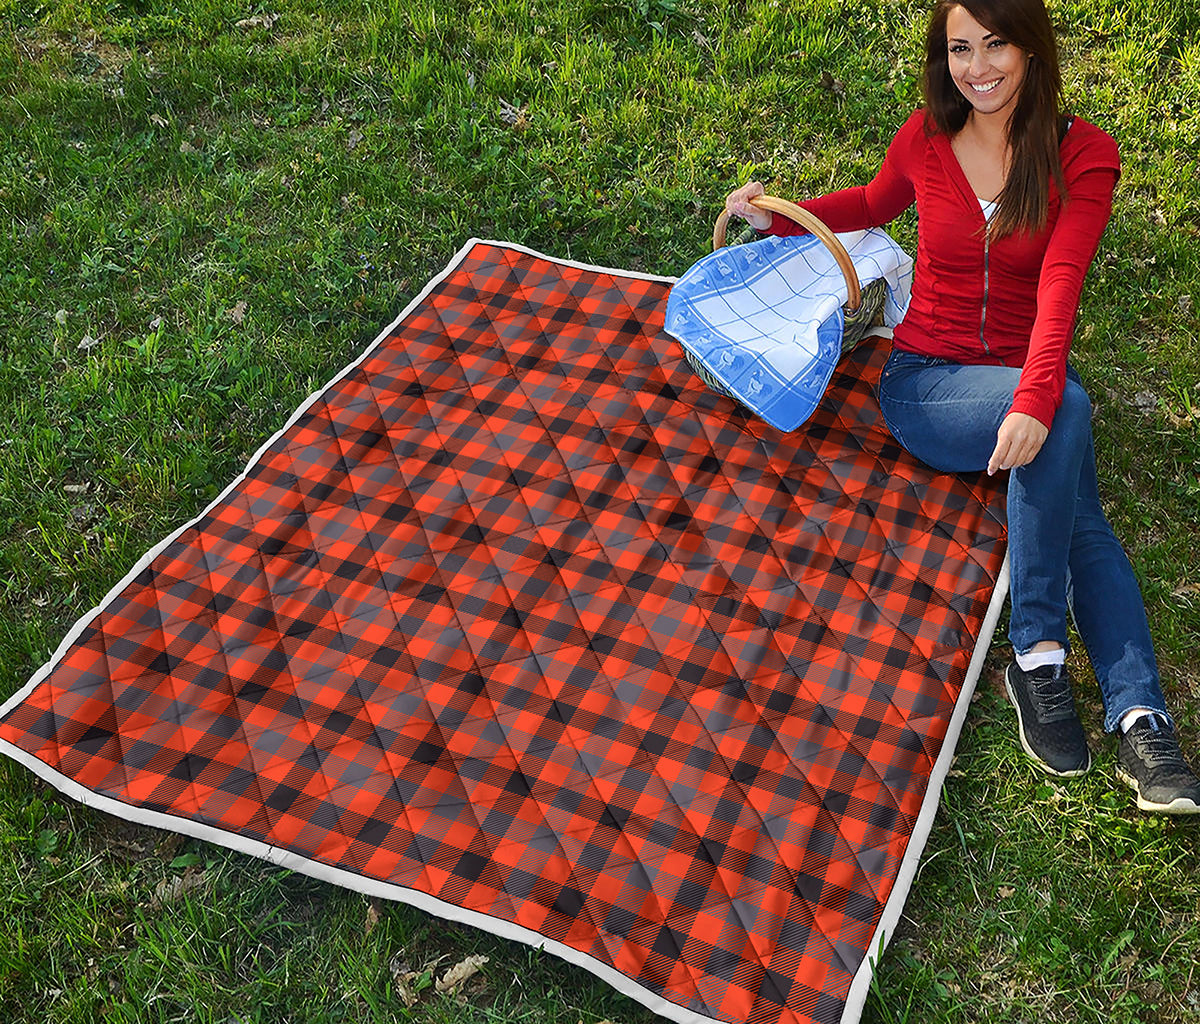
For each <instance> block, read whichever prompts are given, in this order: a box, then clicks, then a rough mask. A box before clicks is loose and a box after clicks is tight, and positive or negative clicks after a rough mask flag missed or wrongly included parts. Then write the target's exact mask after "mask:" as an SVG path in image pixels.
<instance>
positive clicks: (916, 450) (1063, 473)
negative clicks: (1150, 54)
mask: <svg viewBox="0 0 1200 1024" xmlns="http://www.w3.org/2000/svg"><path fill="white" fill-rule="evenodd" d="M1061 91H1062V86H1061V80H1060V77H1059V69H1058V55H1057V48H1056V45H1055V40H1054V30H1053V28H1052V27H1051V24H1050V19H1049V17H1048V16H1047V14H1046V10H1045V7H1044V6H1043V3H1042V0H961V2H947V0H942V2H941V3H939V5H938V7H937V8H936V9H935V11H934V13H933V17H932V20H931V22H930V25H929V30H928V34H927V38H926V53H925V76H924V93H925V107H924V109H922V110H918V111H917V112H916V113H914V114H913V115H912V116H911V117H910V118H909V119H908V120H907V121H906V122H905V124H904V125H903V126H902V127H901V128H900V130H899V132H897V134H896V136H895V138H894V139H893V140H892V142H891V145H890V146H889V148H888V152H887V156H886V158H885V159H884V162H883V166H882V168H881V169H880V171H879V173H878V175H877V176H876V177H875V179H874V180H873V181H872V182H871V183H870V184H868V185H866V186H863V187H858V188H851V189H845V190H843V191H840V192H834V193H831V194H829V195H826V196H823V197H821V198H819V199H814V200H811V201H809V202H806V203H804V204H802V205H803V206H805V207H806V208H807V209H808V210H810V211H811V212H812V213H814V214H816V215H817V216H818V217H820V218H821V219H822V220H824V221H825V222H826V223H827V224H828V225H829V226H830V227H831V228H833V230H835V231H853V230H857V229H860V228H866V227H872V226H877V225H882V224H886V223H887V222H889V221H891V220H892V219H893V218H895V217H896V216H897V215H898V214H900V213H901V212H902V211H904V210H906V209H907V208H908V207H909V206H911V205H912V204H913V203H914V202H915V203H916V204H917V213H918V233H919V239H918V245H917V263H916V274H915V279H914V284H913V293H912V302H911V304H910V306H909V310H908V312H907V314H906V315H905V318H904V321H903V322H902V323H901V324H900V325H899V326H898V327H897V328H896V331H895V340H894V350H893V352H892V355H891V357H890V358H889V359H888V362H887V364H886V366H885V367H884V370H883V373H882V376H881V379H880V384H879V402H880V406H881V408H882V410H883V415H884V419H885V421H886V422H887V424H888V427H889V428H890V429H891V431H892V433H893V434H894V435H895V437H896V439H897V440H898V441H899V442H900V443H901V444H902V445H904V447H905V448H907V449H908V450H909V451H910V452H911V453H912V454H913V455H915V456H916V457H917V458H919V459H921V460H923V461H924V462H926V463H928V464H929V465H931V466H933V467H935V468H937V469H940V470H945V471H948V472H972V471H978V470H982V469H986V470H987V471H988V473H989V474H992V473H996V472H997V471H1003V470H1008V471H1010V475H1009V479H1008V517H1009V552H1010V559H1011V563H1010V565H1011V570H1012V582H1011V597H1012V615H1011V620H1010V626H1009V636H1010V638H1011V640H1012V643H1013V648H1014V651H1015V660H1014V662H1013V663H1012V664H1011V665H1010V666H1009V667H1008V670H1007V672H1006V675H1005V684H1006V689H1007V691H1008V694H1009V697H1010V699H1011V700H1012V702H1013V704H1014V706H1015V707H1016V710H1017V721H1018V726H1019V731H1020V736H1021V744H1022V746H1023V747H1024V749H1025V751H1026V753H1028V754H1029V756H1030V757H1032V758H1033V759H1034V760H1035V761H1037V762H1038V764H1039V765H1041V767H1042V768H1043V769H1045V770H1046V771H1047V772H1050V773H1051V774H1054V775H1059V776H1074V775H1082V774H1083V773H1084V772H1086V771H1087V770H1088V768H1089V767H1090V766H1091V753H1090V751H1089V749H1088V745H1087V740H1086V737H1085V735H1084V731H1083V727H1082V725H1081V724H1080V721H1079V717H1078V715H1077V713H1076V710H1075V704H1074V698H1073V696H1072V691H1071V680H1070V676H1069V675H1068V672H1067V668H1066V665H1065V659H1066V652H1067V610H1068V605H1069V606H1070V609H1071V611H1072V612H1073V614H1074V618H1075V623H1076V626H1077V628H1078V630H1079V633H1080V635H1081V636H1082V638H1083V641H1084V644H1085V646H1086V647H1087V650H1088V654H1089V656H1090V657H1091V660H1092V665H1093V667H1094V669H1095V671H1096V677H1097V679H1098V680H1099V682H1100V689H1101V694H1102V696H1103V699H1104V708H1105V728H1106V729H1107V730H1109V731H1115V730H1118V729H1119V730H1120V731H1121V738H1120V741H1119V754H1118V769H1117V770H1118V774H1119V776H1120V777H1121V778H1122V779H1123V780H1124V781H1125V782H1127V783H1128V784H1129V785H1131V786H1132V787H1133V788H1134V789H1135V791H1136V792H1137V800H1138V806H1139V807H1140V808H1142V809H1143V810H1148V811H1160V812H1165V813H1171V814H1195V813H1200V779H1198V778H1197V777H1196V775H1195V774H1194V773H1193V772H1192V770H1191V769H1190V768H1189V766H1188V764H1187V762H1186V761H1185V760H1184V758H1183V755H1182V753H1181V752H1180V749H1179V744H1178V742H1177V740H1176V738H1175V731H1174V725H1173V723H1172V721H1171V717H1170V715H1168V714H1167V711H1166V706H1165V703H1164V701H1163V695H1162V691H1161V689H1160V686H1159V678H1158V670H1157V667H1156V665H1155V659H1154V650H1153V646H1152V643H1151V640H1150V632H1149V627H1148V624H1147V621H1146V613H1145V609H1144V607H1143V603H1142V599H1141V595H1140V593H1139V591H1138V586H1137V582H1136V580H1135V578H1134V575H1133V572H1132V570H1131V568H1130V566H1129V561H1128V559H1127V558H1126V557H1125V553H1124V551H1123V550H1122V548H1121V546H1120V543H1119V542H1118V541H1117V539H1116V537H1115V536H1114V535H1113V532H1112V528H1111V527H1110V526H1109V524H1108V522H1107V520H1106V519H1105V517H1104V513H1103V512H1102V511H1101V508H1100V503H1099V498H1098V495H1097V490H1096V467H1095V455H1094V452H1093V448H1092V436H1091V406H1090V403H1089V401H1088V397H1087V394H1086V392H1085V391H1084V389H1083V387H1082V385H1081V384H1080V380H1079V377H1078V375H1077V374H1076V373H1075V371H1074V369H1073V368H1071V367H1069V366H1068V365H1067V353H1068V350H1069V348H1070V343H1071V336H1072V332H1073V330H1074V324H1075V314H1076V309H1077V306H1078V302H1079V294H1080V290H1081V288H1082V285H1083V279H1084V275H1085V274H1086V273H1087V268H1088V265H1089V264H1090V263H1091V261H1092V258H1093V256H1094V255H1095V253H1096V248H1097V246H1098V245H1099V241H1100V236H1101V235H1102V234H1103V232H1104V228H1105V225H1106V224H1107V223H1108V218H1109V214H1110V212H1111V209H1112V193H1113V188H1114V186H1115V185H1116V182H1117V178H1118V176H1119V174H1120V163H1119V158H1118V155H1117V147H1116V144H1115V143H1114V142H1113V140H1112V139H1111V138H1110V137H1109V136H1108V135H1106V134H1105V133H1104V132H1103V131H1101V130H1100V129H1099V128H1096V127H1094V126H1093V125H1090V124H1088V123H1087V122H1086V121H1083V120H1081V119H1079V118H1074V119H1071V118H1067V117H1064V116H1063V115H1062V114H1061V113H1060V109H1059V100H1060V98H1061ZM762 191H763V188H762V185H760V184H759V183H758V182H753V181H752V182H749V183H748V184H746V185H744V186H742V187H741V188H739V189H737V190H736V191H735V192H733V193H731V194H730V196H729V197H728V198H727V200H726V208H727V209H728V210H729V212H730V213H731V214H734V215H738V216H741V217H744V218H745V219H746V220H748V221H749V222H750V223H751V224H752V225H753V226H754V227H755V228H757V229H759V230H760V231H769V232H771V233H773V234H777V235H790V234H798V233H800V231H801V229H800V228H799V227H798V226H797V225H796V224H795V223H793V222H792V221H790V220H788V219H786V218H784V217H780V216H773V215H772V214H770V213H766V212H764V211H762V210H759V209H757V208H756V207H754V206H753V205H751V204H750V202H749V200H750V199H751V198H752V197H754V196H756V195H759V194H761V193H762Z"/></svg>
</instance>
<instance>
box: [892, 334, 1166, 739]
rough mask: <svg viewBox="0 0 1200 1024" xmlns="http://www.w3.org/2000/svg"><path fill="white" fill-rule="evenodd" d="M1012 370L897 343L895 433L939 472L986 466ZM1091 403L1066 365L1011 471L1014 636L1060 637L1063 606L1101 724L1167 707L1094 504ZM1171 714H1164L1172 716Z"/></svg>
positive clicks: (1126, 571) (1135, 595)
mask: <svg viewBox="0 0 1200 1024" xmlns="http://www.w3.org/2000/svg"><path fill="white" fill-rule="evenodd" d="M1020 376H1021V371H1020V369H1019V368H1016V367H1011V366H973V365H963V364H961V363H954V362H951V361H949V360H947V359H937V358H934V357H931V356H919V355H915V354H913V353H911V352H901V351H899V350H895V351H893V352H892V355H891V357H890V358H889V359H888V361H887V365H886V366H884V368H883V374H882V376H881V377H880V381H879V404H880V406H881V408H882V409H883V418H884V421H885V422H886V423H887V425H888V429H889V430H891V432H892V435H893V436H894V437H895V438H896V440H897V441H899V442H900V444H901V445H903V446H904V448H905V449H907V450H908V451H909V452H910V453H911V454H913V455H915V456H916V457H917V458H918V459H920V460H921V461H922V462H924V463H926V464H927V465H929V466H932V467H933V468H934V469H937V470H942V471H944V472H948V473H971V472H978V471H979V470H982V469H986V468H987V464H988V459H989V457H990V456H991V454H992V450H993V449H994V448H995V446H996V432H997V431H998V430H999V429H1000V424H1001V422H1002V421H1003V419H1004V417H1005V415H1006V414H1007V412H1008V410H1009V407H1010V406H1011V404H1012V397H1013V391H1014V389H1015V388H1016V386H1017V381H1018V380H1019V379H1020ZM1091 418H1092V406H1091V402H1090V401H1089V399H1088V396H1087V392H1085V391H1084V390H1083V385H1082V384H1081V383H1080V380H1079V375H1078V374H1077V373H1076V372H1075V370H1074V369H1073V368H1070V367H1068V370H1067V382H1066V388H1065V389H1064V391H1063V401H1062V406H1061V407H1060V408H1059V410H1058V413H1057V414H1056V415H1055V417H1054V423H1053V425H1052V426H1051V428H1050V434H1049V436H1048V437H1047V438H1046V441H1045V443H1044V444H1043V445H1042V448H1041V450H1040V451H1039V452H1038V454H1037V456H1036V457H1035V458H1034V459H1033V461H1032V462H1030V463H1029V464H1028V465H1026V466H1020V467H1018V468H1016V469H1013V470H1011V471H1010V472H1009V476H1008V551H1009V568H1010V571H1011V592H1010V593H1011V598H1012V612H1011V615H1010V618H1009V630H1008V634H1009V638H1010V639H1011V640H1012V644H1013V647H1014V649H1015V650H1016V651H1017V652H1018V653H1019V654H1025V653H1027V652H1028V651H1030V650H1031V649H1032V648H1033V647H1034V645H1035V644H1037V643H1038V642H1039V641H1042V640H1050V641H1055V642H1057V643H1059V644H1062V645H1063V646H1064V647H1066V646H1067V611H1068V606H1069V608H1070V611H1071V613H1072V615H1073V617H1074V619H1075V626H1076V628H1077V629H1078V630H1079V635H1080V636H1081V637H1082V639H1083V644H1084V646H1085V647H1086V648H1087V652H1088V657H1089V658H1090V659H1091V662H1092V668H1093V669H1094V670H1095V673H1096V678H1097V680H1099V683H1100V693H1101V696H1102V697H1103V700H1104V711H1105V715H1104V727H1105V729H1107V730H1108V731H1110V732H1111V731H1113V730H1114V729H1116V727H1117V725H1118V723H1119V722H1120V720H1121V717H1122V716H1123V715H1124V714H1125V713H1126V712H1127V711H1132V710H1133V709H1135V708H1145V709H1148V710H1151V711H1157V712H1159V713H1160V714H1162V715H1164V716H1165V715H1167V712H1166V707H1165V704H1164V701H1163V695H1162V688H1161V686H1160V684H1159V677H1158V667H1157V665H1156V663H1155V659H1154V646H1153V642H1152V641H1151V639H1150V627H1149V624H1148V623H1147V621H1146V609H1145V605H1144V604H1143V602H1142V595H1141V591H1140V590H1139V588H1138V584H1137V579H1136V578H1135V577H1134V575H1133V569H1132V568H1131V567H1130V565H1129V559H1128V558H1127V557H1126V556H1125V551H1124V549H1123V548H1122V547H1121V543H1120V541H1118V540H1117V538H1116V536H1115V535H1114V534H1113V531H1112V527H1111V526H1110V525H1109V523H1108V520H1107V519H1106V518H1105V516H1104V512H1103V510H1102V509H1101V508H1100V496H1099V493H1098V491H1097V489H1096V456H1095V450H1094V449H1093V447H1092V424H1091ZM1167 717H1168V718H1169V716H1167Z"/></svg>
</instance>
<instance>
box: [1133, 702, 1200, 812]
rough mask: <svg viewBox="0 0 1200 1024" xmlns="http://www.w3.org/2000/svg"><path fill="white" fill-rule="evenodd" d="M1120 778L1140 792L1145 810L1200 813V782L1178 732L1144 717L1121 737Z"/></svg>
mask: <svg viewBox="0 0 1200 1024" xmlns="http://www.w3.org/2000/svg"><path fill="white" fill-rule="evenodd" d="M1117 777H1118V778H1119V779H1120V780H1121V781H1122V782H1124V783H1126V784H1127V785H1129V786H1132V787H1133V789H1134V790H1135V791H1136V792H1137V805H1138V807H1139V808H1141V809H1142V810H1143V811H1158V812H1160V813H1162V814H1200V779H1198V778H1197V777H1196V773H1195V772H1194V771H1192V769H1191V768H1190V767H1189V766H1188V763H1187V761H1185V760H1184V759H1183V751H1181V750H1180V749H1179V741H1178V740H1177V739H1175V730H1174V729H1172V728H1171V726H1170V724H1168V723H1167V722H1165V721H1163V720H1162V719H1160V718H1159V717H1158V716H1157V715H1143V716H1142V717H1141V718H1139V719H1138V720H1137V721H1136V722H1134V723H1133V725H1131V726H1130V727H1129V729H1128V730H1127V731H1126V732H1123V733H1122V734H1121V741H1120V744H1119V746H1118V747H1117Z"/></svg>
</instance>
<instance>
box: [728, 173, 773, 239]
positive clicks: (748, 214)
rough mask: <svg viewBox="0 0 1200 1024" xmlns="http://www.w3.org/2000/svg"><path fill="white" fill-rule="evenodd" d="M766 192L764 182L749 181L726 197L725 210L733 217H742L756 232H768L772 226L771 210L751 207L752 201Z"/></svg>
mask: <svg viewBox="0 0 1200 1024" xmlns="http://www.w3.org/2000/svg"><path fill="white" fill-rule="evenodd" d="M764 191H765V190H764V189H763V187H762V182H758V181H748V182H746V184H744V185H743V186H742V187H741V188H737V189H734V190H733V191H732V192H730V193H729V195H728V196H726V197H725V209H726V211H727V212H728V213H729V215H730V216H731V217H741V218H742V219H743V220H745V221H748V222H749V224H750V226H751V227H752V228H754V229H755V230H756V231H766V230H767V229H768V228H769V227H770V226H771V220H772V218H773V214H772V213H771V211H770V210H760V209H759V208H758V207H757V206H751V205H750V200H751V199H753V198H754V197H755V196H761V195H762V194H763V192H764Z"/></svg>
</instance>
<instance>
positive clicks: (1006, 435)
mask: <svg viewBox="0 0 1200 1024" xmlns="http://www.w3.org/2000/svg"><path fill="white" fill-rule="evenodd" d="M1049 433H1050V430H1049V428H1048V427H1047V426H1046V425H1045V424H1044V423H1043V422H1042V421H1041V420H1039V419H1035V418H1034V417H1032V416H1030V415H1029V414H1028V413H1023V412H1010V413H1009V414H1008V415H1007V416H1005V417H1004V422H1003V423H1001V424H1000V429H999V430H998V431H997V432H996V448H995V451H993V452H992V457H991V458H990V459H988V466H987V471H988V476H991V475H992V474H993V473H995V472H996V470H998V469H1015V468H1016V467H1017V466H1024V465H1026V464H1028V463H1030V462H1032V461H1033V460H1034V457H1035V456H1036V455H1037V453H1038V452H1040V451H1041V450H1042V445H1043V444H1044V443H1045V441H1046V435H1048V434H1049Z"/></svg>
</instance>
